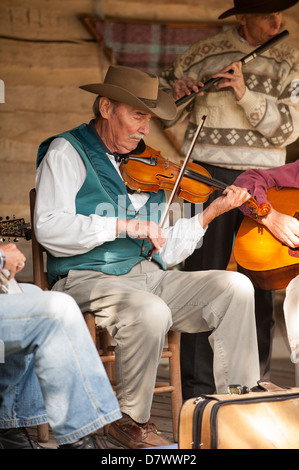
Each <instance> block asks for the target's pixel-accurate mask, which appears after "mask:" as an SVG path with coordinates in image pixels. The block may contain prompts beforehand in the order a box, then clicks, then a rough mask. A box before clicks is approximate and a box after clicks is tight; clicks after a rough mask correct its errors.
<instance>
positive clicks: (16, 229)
mask: <svg viewBox="0 0 299 470" xmlns="http://www.w3.org/2000/svg"><path fill="white" fill-rule="evenodd" d="M2 237H9V238H11V237H14V238H15V240H14V241H17V240H16V239H17V238H25V239H26V240H31V228H30V224H27V223H25V220H24V219H23V218H21V219H16V218H12V219H10V218H9V217H6V218H5V220H4V219H3V217H0V240H1V241H4V240H3V239H2Z"/></svg>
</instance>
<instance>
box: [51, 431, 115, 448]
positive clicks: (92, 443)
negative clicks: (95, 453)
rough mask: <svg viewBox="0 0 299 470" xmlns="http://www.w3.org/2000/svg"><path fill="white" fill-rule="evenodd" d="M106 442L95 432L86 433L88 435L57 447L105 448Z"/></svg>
mask: <svg viewBox="0 0 299 470" xmlns="http://www.w3.org/2000/svg"><path fill="white" fill-rule="evenodd" d="M107 448H108V447H107V445H106V442H105V441H104V440H103V439H102V438H101V437H100V436H97V435H95V434H88V436H84V437H81V439H78V440H77V441H75V442H71V443H70V444H62V445H60V446H58V449H107Z"/></svg>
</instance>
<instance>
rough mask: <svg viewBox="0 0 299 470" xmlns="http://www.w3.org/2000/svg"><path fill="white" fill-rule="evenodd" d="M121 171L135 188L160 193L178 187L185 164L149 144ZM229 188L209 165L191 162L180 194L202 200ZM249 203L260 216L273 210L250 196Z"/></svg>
mask: <svg viewBox="0 0 299 470" xmlns="http://www.w3.org/2000/svg"><path fill="white" fill-rule="evenodd" d="M119 170H120V173H121V175H122V178H123V180H124V182H125V185H126V186H127V187H128V188H130V189H131V190H134V191H145V192H154V193H157V192H158V191H159V190H160V189H164V190H169V191H172V190H173V189H174V186H175V184H176V181H177V178H178V176H179V173H180V171H181V164H179V163H175V162H172V161H170V160H168V159H166V158H164V157H163V156H162V155H161V153H160V152H159V151H158V150H154V149H152V148H151V147H149V146H146V148H145V150H144V152H143V153H141V154H139V155H129V156H128V157H126V158H124V159H123V160H122V162H121V164H120V167H119ZM226 187H227V185H226V184H225V183H222V182H221V181H218V180H216V179H213V178H211V175H210V173H209V172H208V171H207V170H206V169H205V168H203V167H202V166H200V165H198V164H197V163H192V162H190V163H188V164H187V166H186V168H185V171H184V174H183V177H182V179H181V182H180V184H179V187H178V189H177V192H176V196H177V197H179V198H182V199H185V200H186V201H188V202H193V203H202V202H205V201H207V199H208V198H209V196H210V195H211V194H212V193H213V192H214V191H215V190H224V189H225V188H226ZM245 204H246V205H248V206H249V208H250V211H251V214H252V216H254V217H256V218H257V217H264V216H265V215H267V214H268V213H269V212H270V206H269V204H267V203H263V204H261V206H259V205H258V203H257V201H256V200H255V199H254V198H250V199H248V201H246V203H245Z"/></svg>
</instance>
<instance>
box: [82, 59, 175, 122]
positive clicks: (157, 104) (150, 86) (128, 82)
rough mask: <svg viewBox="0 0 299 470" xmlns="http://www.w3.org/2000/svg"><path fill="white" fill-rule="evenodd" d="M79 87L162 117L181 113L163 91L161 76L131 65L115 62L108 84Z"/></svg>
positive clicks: (106, 80) (105, 82)
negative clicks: (160, 82)
mask: <svg viewBox="0 0 299 470" xmlns="http://www.w3.org/2000/svg"><path fill="white" fill-rule="evenodd" d="M79 88H81V89H82V90H85V91H89V92H90V93H95V94H97V95H101V96H106V97H107V98H110V99H112V100H115V101H118V102H120V103H125V104H129V105H131V106H133V107H134V108H136V109H139V110H141V111H145V112H146V113H149V114H152V115H153V116H157V117H158V118H161V119H167V120H171V119H174V118H175V116H176V113H177V107H176V105H175V102H174V100H173V98H172V97H171V96H169V95H168V94H167V93H165V92H164V91H161V90H159V79H158V77H156V76H155V75H150V74H148V73H146V72H142V71H141V70H138V69H134V68H131V67H125V66H123V65H111V66H110V67H109V69H108V71H107V73H106V77H105V80H104V83H92V84H90V85H83V86H80V87H79Z"/></svg>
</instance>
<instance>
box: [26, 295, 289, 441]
mask: <svg viewBox="0 0 299 470" xmlns="http://www.w3.org/2000/svg"><path fill="white" fill-rule="evenodd" d="M283 299H284V291H278V292H277V293H276V295H275V314H276V330H275V337H274V343H273V354H272V364H271V376H270V380H271V381H272V382H273V383H275V384H277V385H280V386H284V387H294V386H295V371H294V364H292V363H291V361H290V359H289V347H288V342H287V336H286V329H285V324H284V319H283V314H282V302H283ZM167 374H168V370H167V365H166V362H165V363H163V362H162V364H161V365H160V367H159V377H158V380H161V379H162V380H163V379H165V378H166V377H167ZM151 418H152V419H153V420H154V421H155V422H156V424H157V425H158V427H159V428H160V430H161V432H162V434H163V436H164V437H165V438H166V439H168V440H169V441H170V443H172V444H173V443H174V441H173V435H172V419H171V401H170V394H169V393H166V394H158V395H155V396H154V399H153V406H152V415H151ZM29 432H30V434H31V435H32V436H33V437H34V438H36V428H31V429H29ZM100 434H102V431H100ZM105 440H106V438H105ZM106 442H107V446H108V448H109V449H116V448H117V447H115V446H114V445H112V444H111V443H109V441H107V440H106ZM42 445H43V446H44V447H46V448H49V449H55V448H56V447H57V445H56V442H55V439H54V437H53V435H52V433H51V432H50V440H49V442H47V443H42Z"/></svg>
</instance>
